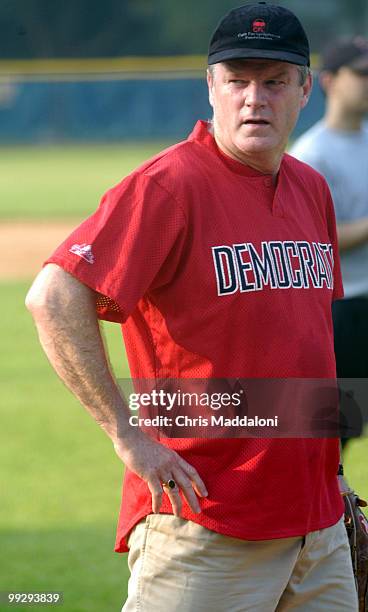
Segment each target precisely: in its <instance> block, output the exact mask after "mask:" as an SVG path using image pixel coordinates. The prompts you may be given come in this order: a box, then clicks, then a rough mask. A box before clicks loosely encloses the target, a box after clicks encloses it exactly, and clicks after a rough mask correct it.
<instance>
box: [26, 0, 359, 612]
mask: <svg viewBox="0 0 368 612" xmlns="http://www.w3.org/2000/svg"><path fill="white" fill-rule="evenodd" d="M208 62H209V69H208V87H209V96H210V103H211V105H212V107H213V121H212V122H209V123H206V122H198V123H197V125H196V126H195V128H194V131H193V132H192V134H191V135H190V136H189V138H188V139H187V140H186V141H184V142H182V143H179V144H178V145H175V146H173V147H171V148H170V149H167V150H165V151H163V152H162V153H161V154H159V155H157V156H156V157H154V158H153V159H151V160H149V161H148V162H146V163H145V164H143V165H142V166H141V167H140V168H138V169H137V170H136V171H135V172H133V173H132V174H131V175H130V176H129V177H127V178H126V179H124V180H123V181H122V182H121V183H120V184H119V185H117V186H116V187H114V188H113V189H111V190H110V191H108V192H107V194H106V195H105V196H104V198H103V199H102V202H101V205H100V207H99V209H98V210H97V211H96V212H95V213H94V215H92V217H90V218H89V219H87V220H86V221H85V222H84V223H82V225H81V226H80V227H78V228H77V229H76V230H75V231H74V232H73V233H72V235H71V236H70V237H68V238H67V239H66V240H65V242H64V243H63V244H62V245H61V246H60V247H59V248H58V249H57V250H56V251H55V253H54V254H53V255H52V256H51V257H50V259H49V260H48V261H47V262H46V264H47V265H46V266H45V267H44V269H43V271H42V272H41V273H40V275H39V276H38V277H37V279H36V280H35V282H34V284H33V286H32V288H31V290H30V292H29V295H28V298H27V304H28V307H29V309H30V310H31V312H32V314H33V316H34V318H35V321H36V325H37V327H38V331H39V335H40V340H41V343H42V345H43V347H44V349H45V351H46V353H47V355H48V357H49V359H50V361H51V363H52V364H53V366H54V368H55V370H56V371H57V373H58V374H59V376H60V377H61V378H62V379H63V380H64V382H65V383H66V384H67V385H68V386H69V388H70V389H71V390H72V391H73V393H74V394H75V395H76V396H77V397H78V398H79V400H80V401H81V402H82V403H83V405H84V406H85V407H86V408H87V410H88V411H89V412H90V413H91V414H92V416H93V417H94V419H95V420H96V421H97V422H98V423H99V424H100V425H101V427H102V428H103V429H104V431H105V432H106V433H107V435H108V436H109V437H110V438H111V440H112V442H113V445H114V448H115V451H116V453H117V454H118V456H119V457H120V459H121V460H122V461H123V462H124V464H125V465H126V467H127V469H126V475H125V482H124V490H123V500H122V508H121V514H120V518H119V525H118V531H117V538H116V550H117V551H119V552H122V551H126V550H128V549H129V566H130V569H131V578H130V582H129V593H128V599H127V601H126V603H125V605H124V608H123V610H124V611H125V612H129V611H131V610H136V609H138V608H139V609H140V610H142V611H146V612H148V611H149V612H152V611H160V612H161V611H162V610H169V609H170V610H177V611H178V612H184V611H188V612H189V611H193V612H194V611H196V612H200V611H203V612H204V611H206V612H207V611H208V610H212V611H213V612H223V611H224V610H229V611H232V610H233V611H235V610H252V611H253V610H259V611H262V612H266V611H271V610H272V611H273V610H278V611H281V610H288V609H291V608H294V609H298V610H329V611H330V610H334V611H341V612H342V611H344V612H345V611H346V610H356V609H357V599H356V593H355V587H354V580H353V574H352V567H351V561H350V551H349V546H348V542H347V537H346V532H345V528H344V524H343V520H342V514H343V505H342V501H341V498H340V493H339V488H338V482H337V476H336V474H337V468H338V462H339V449H338V440H337V439H334V438H320V439H313V438H307V439H304V438H295V439H293V438H253V437H250V438H247V439H244V438H233V439H229V438H227V439H219V438H216V437H212V438H211V437H210V436H209V437H208V438H206V437H191V438H174V437H172V438H170V437H159V439H156V440H155V439H153V438H152V437H149V436H148V435H146V433H144V431H142V430H141V429H140V428H139V427H135V426H133V425H132V421H131V420H130V415H129V411H128V410H127V407H126V405H125V403H124V401H123V399H122V396H121V393H120V391H119V388H118V386H117V385H116V383H115V381H114V378H113V376H112V374H111V372H110V369H109V366H108V362H107V359H106V355H105V352H104V347H103V343H102V340H101V336H100V333H99V328H98V317H99V318H101V319H107V320H110V321H117V322H120V323H122V326H123V333H124V339H125V344H126V349H127V354H128V359H129V365H130V368H131V374H132V377H133V378H135V379H141V380H142V379H157V380H158V379H179V380H187V379H194V378H196V379H206V380H209V379H211V380H216V379H224V378H226V379H228V378H234V379H236V378H254V379H257V378H263V379H270V378H276V379H277V378H279V379H280V378H283V379H288V378H322V379H323V378H326V379H333V378H334V377H335V361H334V352H333V336H332V323H331V302H332V300H333V299H334V298H337V297H341V295H342V286H341V277H340V269H339V259H338V253H337V248H336V228H335V219H334V214H333V207H332V203H331V198H330V194H329V191H328V188H327V186H326V183H325V181H324V180H323V179H322V177H321V176H320V175H319V174H317V173H316V172H315V171H314V170H312V169H311V168H309V167H308V166H306V165H304V164H303V163H301V162H298V161H297V160H295V159H293V158H292V157H290V156H288V155H285V154H284V151H285V147H286V143H287V140H288V136H289V134H290V132H291V130H292V129H293V127H294V125H295V122H296V120H297V117H298V114H299V112H300V109H301V108H303V107H304V106H305V104H306V103H307V101H308V97H309V94H310V91H311V76H310V73H309V68H308V67H309V45H308V40H307V37H306V35H305V32H304V30H303V28H302V26H301V24H300V22H299V21H298V19H297V18H296V17H295V15H293V14H292V13H291V12H290V11H288V10H286V9H284V8H282V7H278V6H274V5H267V4H266V3H264V2H259V3H257V4H251V5H247V6H244V7H240V8H238V9H234V10H233V11H231V12H230V13H229V14H228V15H226V16H225V17H224V18H223V19H222V20H221V22H220V24H219V25H218V27H217V29H216V31H215V33H214V35H213V37H212V39H211V42H210V48H209V59H208ZM151 397H152V396H151ZM135 399H137V398H135Z"/></svg>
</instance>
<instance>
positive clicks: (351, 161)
mask: <svg viewBox="0 0 368 612" xmlns="http://www.w3.org/2000/svg"><path fill="white" fill-rule="evenodd" d="M319 79H320V84H321V87H322V89H323V91H324V93H325V95H326V111H325V115H324V117H323V119H322V120H321V121H319V122H318V123H316V124H315V125H314V126H313V127H312V128H311V129H310V130H308V131H307V132H306V133H304V134H303V136H301V137H300V138H299V139H298V140H297V141H296V142H295V143H294V145H293V147H292V148H291V150H290V153H291V155H294V156H295V157H297V158H298V159H300V160H302V161H304V162H306V163H307V164H309V165H311V166H313V168H315V169H316V170H318V171H319V172H320V173H321V174H323V176H324V177H325V178H326V180H327V182H328V184H329V187H330V189H331V193H332V197H333V200H334V205H335V212H336V220H337V232H338V240H339V249H340V256H341V268H342V276H343V283H344V291H345V298H344V299H343V300H339V301H337V302H335V304H334V305H333V320H334V332H335V353H336V364H337V375H338V377H339V378H367V377H368V126H367V125H366V124H365V122H364V119H365V115H366V113H367V112H368V40H366V39H364V38H361V37H354V38H344V39H339V40H337V41H335V42H333V43H332V44H331V45H329V46H328V47H327V48H326V49H325V51H324V52H323V54H322V68H321V72H320V75H319ZM343 442H344V441H343Z"/></svg>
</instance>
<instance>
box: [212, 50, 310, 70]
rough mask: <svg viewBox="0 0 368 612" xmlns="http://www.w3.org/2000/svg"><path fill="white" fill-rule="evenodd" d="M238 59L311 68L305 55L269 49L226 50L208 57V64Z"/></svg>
mask: <svg viewBox="0 0 368 612" xmlns="http://www.w3.org/2000/svg"><path fill="white" fill-rule="evenodd" d="M236 59H270V60H277V61H279V62H289V63H290V64H297V65H298V66H309V62H308V60H307V58H306V57H304V56H303V55H298V54H296V53H289V52H287V51H275V50H269V51H268V50H267V49H233V50H231V49H226V51H218V52H217V53H212V54H211V55H209V56H208V64H209V65H211V64H218V63H219V62H227V61H229V60H236Z"/></svg>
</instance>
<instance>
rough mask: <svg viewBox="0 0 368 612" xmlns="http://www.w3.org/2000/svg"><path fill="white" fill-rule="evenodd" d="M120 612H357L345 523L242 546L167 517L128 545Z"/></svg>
mask: <svg viewBox="0 0 368 612" xmlns="http://www.w3.org/2000/svg"><path fill="white" fill-rule="evenodd" d="M129 546H130V551H129V559H128V561H129V567H130V571H131V577H130V581H129V586H128V598H127V601H126V603H125V605H124V607H123V609H122V612H133V611H135V612H138V611H139V612H245V611H248V610H249V611H251V612H284V611H286V610H298V611H300V612H320V611H326V612H327V611H328V612H357V610H358V604H357V596H356V591H355V585H354V578H353V572H352V566H351V561H350V552H349V545H348V541H347V536H346V532H345V527H344V524H343V520H342V519H341V520H340V521H339V522H338V523H337V524H336V525H333V526H332V527H329V528H327V529H322V530H320V531H314V532H312V533H310V534H308V535H307V536H306V538H305V539H303V538H301V537H296V538H282V539H277V540H263V541H257V542H253V541H249V540H247V541H244V540H239V539H237V538H230V537H227V536H223V535H220V534H218V533H216V532H214V531H209V530H208V529H205V528H204V527H202V526H200V525H197V524H196V523H193V522H191V521H186V520H183V519H180V518H176V517H174V516H172V515H169V514H151V515H149V516H147V517H146V519H145V520H143V521H142V522H141V523H139V524H138V525H137V526H136V527H135V528H134V530H133V531H132V533H131V536H130V538H129Z"/></svg>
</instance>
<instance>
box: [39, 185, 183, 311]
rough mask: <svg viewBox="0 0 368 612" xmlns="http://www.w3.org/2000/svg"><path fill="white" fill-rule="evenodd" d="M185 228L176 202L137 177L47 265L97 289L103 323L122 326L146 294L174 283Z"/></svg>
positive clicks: (106, 199)
mask: <svg viewBox="0 0 368 612" xmlns="http://www.w3.org/2000/svg"><path fill="white" fill-rule="evenodd" d="M186 227H187V224H186V219H185V214H184V211H183V209H182V207H181V206H180V204H179V203H178V202H177V201H176V200H175V199H174V198H173V196H172V195H171V194H169V193H168V192H167V191H166V190H165V189H164V188H163V187H161V186H160V185H159V184H158V183H157V182H156V181H155V179H153V178H152V177H149V176H147V175H144V174H141V173H134V174H132V175H131V176H129V177H127V178H126V179H124V180H123V181H122V182H121V183H120V184H119V185H117V186H116V187H114V188H113V189H111V190H109V191H108V192H107V193H106V194H105V195H104V196H103V198H102V200H101V203H100V206H99V208H98V209H97V211H96V212H95V213H94V214H93V215H92V216H91V217H89V218H88V219H86V220H85V221H84V222H83V223H82V224H81V225H80V226H79V227H77V228H76V229H75V230H74V231H73V232H72V233H71V234H70V236H69V237H68V238H67V239H66V240H65V241H64V242H63V243H62V244H61V245H60V246H59V247H58V248H57V249H56V250H55V252H54V253H53V254H52V255H51V257H49V258H48V259H47V261H46V262H45V264H44V265H46V264H48V263H55V264H57V265H59V266H61V267H62V268H63V269H64V270H65V271H66V272H69V273H70V274H72V275H73V276H74V277H75V278H77V279H78V280H80V281H81V282H82V283H83V284H85V285H87V286H88V287H90V288H91V289H94V290H95V291H96V292H97V293H98V296H97V306H96V307H97V313H98V316H99V318H101V319H105V320H108V321H116V322H119V323H123V322H124V321H125V320H126V319H127V318H128V316H129V315H130V313H131V312H132V311H133V310H134V308H135V306H136V304H137V303H138V301H139V300H140V299H141V297H142V296H143V295H144V294H146V293H147V292H149V291H151V290H154V289H156V288H159V287H160V286H163V285H165V284H166V283H169V282H170V280H171V278H172V277H173V275H174V274H175V272H176V268H177V266H178V263H179V261H180V256H181V253H182V250H183V246H184V242H185V234H186Z"/></svg>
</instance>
